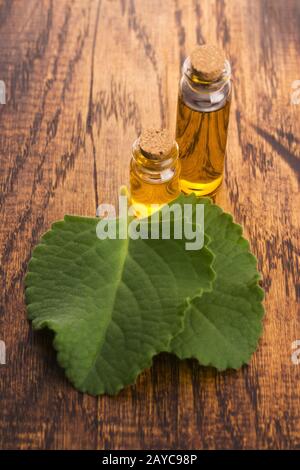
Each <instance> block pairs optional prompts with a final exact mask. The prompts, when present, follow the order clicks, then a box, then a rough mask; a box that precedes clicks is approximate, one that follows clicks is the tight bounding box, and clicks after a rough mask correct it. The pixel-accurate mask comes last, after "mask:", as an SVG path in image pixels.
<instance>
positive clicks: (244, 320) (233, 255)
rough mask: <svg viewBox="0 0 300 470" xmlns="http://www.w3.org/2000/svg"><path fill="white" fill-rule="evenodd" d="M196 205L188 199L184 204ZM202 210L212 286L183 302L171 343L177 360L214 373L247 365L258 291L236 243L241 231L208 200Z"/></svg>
mask: <svg viewBox="0 0 300 470" xmlns="http://www.w3.org/2000/svg"><path fill="white" fill-rule="evenodd" d="M188 200H189V201H190V202H192V203H193V204H194V205H195V204H197V200H196V198H195V197H194V196H193V195H192V196H189V197H187V198H186V202H188ZM198 203H201V204H205V218H204V220H205V233H206V234H207V235H208V236H209V238H210V242H209V245H208V246H209V248H210V249H211V251H212V252H213V253H214V255H215V259H214V262H213V268H214V270H215V272H216V280H215V282H214V287H213V290H212V291H211V292H205V293H204V294H203V295H202V296H201V297H200V296H195V297H194V298H193V299H188V301H187V308H186V314H185V322H184V330H183V331H182V332H180V333H179V334H178V335H177V336H176V337H175V338H174V339H173V341H172V342H171V346H170V351H172V352H174V353H175V354H176V355H177V356H178V357H180V358H182V359H183V358H190V357H194V358H196V359H198V360H199V362H200V363H201V364H203V365H210V366H213V367H216V368H217V369H219V370H223V369H226V368H239V367H240V366H241V365H242V364H244V363H247V362H248V361H249V359H250V356H251V354H252V353H253V352H254V350H255V349H256V347H257V342H258V339H259V337H260V335H261V332H262V322H261V319H262V317H263V313H264V309H263V306H262V300H263V291H262V289H261V288H260V287H259V285H258V280H259V279H260V275H259V273H258V271H257V267H256V265H257V263H256V258H255V257H254V256H253V255H252V254H251V253H250V251H249V244H248V242H247V241H246V240H245V239H244V238H243V237H242V228H241V226H240V225H238V224H235V223H234V222H233V219H232V216H231V215H229V214H226V213H224V212H223V211H222V209H221V208H220V207H218V206H216V205H215V204H212V203H211V201H210V200H209V199H205V198H203V199H199V200H198Z"/></svg>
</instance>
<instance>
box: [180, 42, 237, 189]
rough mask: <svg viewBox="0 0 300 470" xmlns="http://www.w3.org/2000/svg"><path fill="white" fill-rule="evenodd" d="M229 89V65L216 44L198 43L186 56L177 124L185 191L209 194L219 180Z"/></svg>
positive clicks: (221, 168) (218, 183)
mask: <svg viewBox="0 0 300 470" xmlns="http://www.w3.org/2000/svg"><path fill="white" fill-rule="evenodd" d="M231 89H232V84H231V67H230V64H229V62H228V60H226V59H225V56H224V54H223V52H222V50H220V49H219V48H218V47H216V46H213V45H203V46H198V47H197V48H196V49H195V50H194V51H193V52H192V54H191V55H190V56H189V57H187V59H186V60H185V62H184V64H183V67H182V77H181V80H180V86H179V94H178V106H177V126H176V140H177V142H178V145H179V157H180V162H181V177H180V186H181V190H182V191H183V192H184V193H187V194H188V193H190V192H195V193H196V195H197V196H205V195H210V196H211V195H214V194H215V193H216V191H217V190H218V188H219V186H220V185H221V183H222V179H223V172H224V159H225V150H226V141H227V131H228V123H229V111H230V103H231Z"/></svg>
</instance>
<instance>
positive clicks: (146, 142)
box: [130, 129, 180, 217]
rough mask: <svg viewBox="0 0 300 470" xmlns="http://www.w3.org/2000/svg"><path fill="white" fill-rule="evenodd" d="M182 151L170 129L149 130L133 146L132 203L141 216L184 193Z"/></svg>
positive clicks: (131, 171)
mask: <svg viewBox="0 0 300 470" xmlns="http://www.w3.org/2000/svg"><path fill="white" fill-rule="evenodd" d="M178 155H179V150H178V145H177V143H176V142H175V140H174V139H172V138H171V136H170V134H169V132H168V131H167V130H166V129H162V130H161V129H147V130H145V131H144V132H143V133H142V135H141V136H140V137H139V138H138V139H137V140H136V141H135V142H134V144H133V146H132V159H131V162H130V201H131V204H132V205H134V206H135V208H136V214H137V215H138V216H140V217H143V216H147V215H150V214H151V213H152V212H153V210H154V209H153V208H152V207H151V206H152V205H154V204H155V205H157V207H156V209H157V208H159V207H161V206H162V205H164V204H167V203H169V202H170V201H172V200H173V199H175V198H176V197H177V196H178V195H179V194H180V188H179V173H180V162H179V158H178Z"/></svg>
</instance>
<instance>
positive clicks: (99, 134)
mask: <svg viewBox="0 0 300 470" xmlns="http://www.w3.org/2000/svg"><path fill="white" fill-rule="evenodd" d="M299 21H300V3H299V1H297V0H275V1H271V0H261V1H259V0H256V1H252V2H249V1H247V0H240V1H238V0H226V1H225V0H215V1H213V0H206V1H201V2H200V0H194V1H191V0H176V1H171V0H165V1H164V2H161V1H160V0H153V1H151V2H150V1H144V0H136V1H133V0H121V1H117V0H102V1H101V0H99V1H98V0H89V1H86V2H82V1H80V0H74V1H71V0H61V1H58V0H40V1H36V0H26V2H25V1H22V0H14V1H10V0H0V45H1V54H0V79H1V80H4V81H5V83H6V85H7V104H6V105H0V159H1V160H0V185H1V186H0V211H1V234H0V250H1V269H0V273H1V311H0V339H1V340H4V341H5V342H6V346H7V365H6V366H2V365H1V366H0V389H1V395H0V396H1V407H0V447H1V448H5V449H10V448H22V449H30V448H33V449H37V448H42V449H66V448H67V449H71V448H82V449H89V448H99V449H101V448H109V449H131V448H144V449H146V448H158V449H163V448H164V449H170V448H185V449H188V448H196V447H198V448H210V449H214V448H255V447H258V448H276V449H277V448H293V447H299V444H300V424H299V409H300V398H299V397H300V381H299V378H300V375H299V366H296V365H294V364H293V363H292V361H291V352H292V351H291V343H292V341H294V340H296V339H298V337H299V320H298V315H299V307H298V306H299V296H300V287H299V286H300V284H299V251H300V239H299V238H300V237H299V219H300V214H299V207H300V204H299V202H300V201H299V161H300V160H299V158H300V156H299V140H300V120H299V109H300V108H299V105H298V106H297V105H295V104H294V105H293V104H291V93H292V83H293V82H294V81H295V80H297V79H298V80H299V79H300V69H299V52H300V30H299ZM211 41H212V42H215V41H216V42H218V43H219V44H220V45H221V46H223V47H224V49H225V51H226V53H227V54H228V55H229V57H230V59H231V62H232V65H233V74H234V86H235V94H234V100H233V105H232V111H231V124H230V135H229V143H228V159H227V165H226V184H225V185H224V186H223V188H222V191H221V192H220V194H219V195H218V196H217V202H218V203H219V204H221V205H222V206H223V207H224V208H225V209H226V210H229V211H231V212H232V213H233V214H234V216H235V218H236V220H237V221H238V222H240V223H242V224H243V225H244V227H245V233H246V234H247V236H248V238H249V240H250V242H251V245H252V248H253V250H254V252H255V253H256V255H257V256H258V260H259V267H260V270H261V272H262V274H263V285H264V287H265V289H266V311H267V315H266V318H265V330H264V335H263V338H262V340H261V342H260V347H259V349H258V351H257V353H256V354H255V355H254V357H253V359H252V361H251V364H250V366H249V367H245V368H243V369H242V370H240V371H237V372H226V373H222V374H218V373H216V372H215V371H213V370H210V369H204V368H201V367H199V366H198V365H197V363H196V362H195V361H184V362H179V361H178V360H176V358H175V357H173V356H169V355H166V354H164V355H160V356H159V357H157V358H156V359H155V360H154V364H153V367H152V368H151V369H150V370H148V371H145V372H144V373H143V374H142V375H141V376H140V378H139V379H138V381H137V384H136V385H135V386H133V387H129V388H127V389H126V390H124V391H123V392H121V393H120V395H119V396H118V397H115V398H111V397H99V398H93V397H90V396H87V395H82V394H81V393H78V392H77V391H76V390H74V389H73V388H72V386H71V385H70V384H69V383H68V382H67V380H66V379H65V378H64V375H63V372H62V371H61V370H60V369H59V367H58V365H57V363H56V360H55V353H54V351H53V349H52V347H51V336H50V335H47V334H46V333H34V332H33V331H32V329H31V328H30V325H29V324H28V322H27V320H26V310H25V305H24V293H23V280H24V274H25V271H26V266H27V262H28V260H29V258H30V254H31V251H32V249H33V247H34V246H35V244H36V243H37V241H38V240H39V237H40V236H41V234H42V233H43V232H44V231H45V230H47V229H48V228H49V226H50V224H51V223H52V222H53V221H54V220H57V219H60V218H62V217H63V215H64V214H65V213H71V214H81V215H94V214H95V210H96V206H97V205H98V203H99V202H103V201H105V202H112V201H116V199H117V193H118V188H119V186H120V185H121V184H124V183H126V182H128V164H129V160H130V147H131V143H132V141H133V140H134V139H135V137H136V135H137V134H138V133H139V132H140V130H141V128H142V127H147V126H149V125H155V126H157V125H158V126H164V125H167V126H169V127H170V128H171V129H172V130H173V129H174V126H175V116H176V100H177V85H178V79H179V68H180V61H182V60H183V58H184V57H185V56H186V54H187V53H188V52H189V51H190V50H191V48H192V47H193V46H194V44H195V43H196V42H199V43H203V42H211Z"/></svg>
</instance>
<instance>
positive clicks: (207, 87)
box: [180, 57, 231, 112]
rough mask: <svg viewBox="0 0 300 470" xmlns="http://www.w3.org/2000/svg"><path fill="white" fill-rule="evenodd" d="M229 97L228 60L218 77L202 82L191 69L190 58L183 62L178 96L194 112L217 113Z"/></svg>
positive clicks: (229, 70)
mask: <svg viewBox="0 0 300 470" xmlns="http://www.w3.org/2000/svg"><path fill="white" fill-rule="evenodd" d="M230 95H231V67H230V63H229V62H228V60H225V62H224V69H223V72H222V74H221V75H220V77H218V78H217V79H216V80H213V81H207V80H204V79H203V77H201V75H200V74H198V73H197V72H196V71H195V70H194V69H193V67H192V65H191V61H190V58H189V57H187V59H186V60H185V61H184V64H183V67H182V77H181V80H180V96H181V99H182V100H183V101H184V103H185V104H186V105H187V106H189V107H190V108H192V109H193V110H195V111H200V112H211V111H217V110H218V109H221V108H223V107H224V106H225V104H226V102H227V101H228V99H229V98H230Z"/></svg>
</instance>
